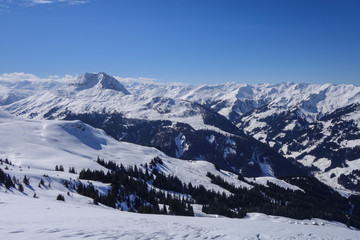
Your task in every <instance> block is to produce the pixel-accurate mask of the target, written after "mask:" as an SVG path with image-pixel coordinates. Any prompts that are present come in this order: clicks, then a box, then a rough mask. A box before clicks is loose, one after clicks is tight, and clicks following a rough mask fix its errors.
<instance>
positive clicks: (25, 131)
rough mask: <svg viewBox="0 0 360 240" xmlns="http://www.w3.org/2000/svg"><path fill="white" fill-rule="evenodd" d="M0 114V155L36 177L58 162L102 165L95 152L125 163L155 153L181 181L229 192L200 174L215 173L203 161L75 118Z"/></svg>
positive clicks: (66, 165) (78, 166) (166, 170)
mask: <svg viewBox="0 0 360 240" xmlns="http://www.w3.org/2000/svg"><path fill="white" fill-rule="evenodd" d="M0 116H5V118H1V117H0V136H7V137H6V138H0V146H1V149H0V158H3V159H4V158H9V159H10V160H11V161H12V162H13V163H14V164H15V165H16V166H17V167H19V166H22V167H23V170H22V171H23V173H26V172H27V171H28V169H27V166H31V169H36V170H38V172H36V174H37V175H36V174H35V173H34V172H32V171H31V172H30V173H28V174H32V175H34V174H35V175H34V177H36V178H39V179H40V178H41V176H42V175H43V174H44V173H46V174H47V175H51V174H52V171H53V170H54V168H55V165H63V166H64V169H65V170H68V169H69V168H70V167H74V168H75V169H76V170H77V171H80V170H82V169H87V168H90V169H99V170H106V169H105V168H103V167H102V166H100V165H99V164H97V163H96V159H97V157H100V158H103V159H105V160H107V161H109V160H111V161H114V162H117V163H118V164H120V163H122V164H123V165H125V166H133V165H134V164H136V165H138V166H140V165H145V163H150V161H151V160H152V159H153V158H154V157H157V156H159V157H161V158H162V159H163V162H164V165H162V166H161V168H160V169H159V170H160V171H162V172H163V173H164V174H166V175H168V174H170V175H176V176H178V177H179V178H180V179H181V180H182V181H183V182H184V183H190V182H191V183H192V184H193V185H194V186H198V185H203V186H204V187H205V188H207V189H210V190H211V189H214V190H215V191H220V192H225V193H227V194H228V193H229V192H228V191H227V190H225V189H223V188H221V187H219V186H217V185H215V184H212V183H211V181H210V179H209V178H208V177H206V174H207V172H211V173H212V174H218V173H219V171H217V170H216V169H215V167H214V165H213V164H212V163H209V162H207V161H199V160H191V161H186V160H180V159H177V158H171V157H169V156H167V155H165V154H164V153H162V152H160V151H159V150H157V149H155V148H149V147H143V146H139V145H136V144H131V143H126V142H119V141H117V140H115V139H113V138H112V137H110V136H108V135H107V134H106V133H105V132H104V131H102V130H99V129H95V128H93V127H90V126H88V125H86V124H84V123H82V122H81V121H58V120H28V119H21V118H18V117H12V116H8V115H6V114H2V112H0ZM7 117H9V118H7ZM10 120H11V121H10ZM56 174H59V173H58V172H56ZM229 176H230V175H228V174H225V173H223V174H222V177H223V178H224V179H225V180H226V181H228V182H230V183H234V184H235V185H236V184H238V185H241V183H238V182H240V181H239V180H237V179H236V178H235V177H229ZM64 179H68V176H64ZM244 184H245V183H244ZM244 184H243V185H244ZM245 185H246V184H245Z"/></svg>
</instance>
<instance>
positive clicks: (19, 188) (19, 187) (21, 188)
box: [18, 183, 24, 192]
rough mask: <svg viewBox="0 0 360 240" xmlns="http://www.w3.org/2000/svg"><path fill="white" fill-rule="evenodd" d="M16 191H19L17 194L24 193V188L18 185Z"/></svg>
mask: <svg viewBox="0 0 360 240" xmlns="http://www.w3.org/2000/svg"><path fill="white" fill-rule="evenodd" d="M18 190H19V192H24V187H23V185H22V184H21V183H19V185H18Z"/></svg>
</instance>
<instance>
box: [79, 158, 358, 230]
mask: <svg viewBox="0 0 360 240" xmlns="http://www.w3.org/2000/svg"><path fill="white" fill-rule="evenodd" d="M102 161H103V160H102ZM154 163H156V164H159V161H156V162H155V160H154ZM100 164H102V165H103V166H107V167H109V168H110V169H111V172H110V171H109V172H107V173H104V172H103V171H96V170H95V171H91V170H83V171H81V172H80V178H81V179H88V180H96V181H102V182H105V183H110V184H111V190H109V192H108V194H107V195H104V196H101V197H99V198H103V199H102V200H100V202H103V203H104V204H106V205H110V204H109V203H106V201H105V199H115V200H112V206H114V207H116V206H115V205H116V202H117V201H120V202H122V201H126V202H129V201H128V198H129V196H130V195H133V196H135V203H134V205H131V204H130V205H131V207H133V208H134V209H136V210H138V211H139V212H147V213H161V212H162V210H160V209H159V207H158V205H159V204H166V205H168V206H169V213H170V214H176V215H188V214H189V213H191V214H193V212H192V209H191V204H192V203H194V202H196V203H197V204H202V205H203V212H205V213H209V214H219V215H224V216H228V217H243V216H245V215H246V213H247V212H261V213H265V214H270V215H277V216H284V217H290V218H295V219H308V218H321V219H327V220H335V221H339V222H343V223H346V224H348V225H351V226H355V227H360V218H359V215H358V214H354V209H360V202H359V201H356V200H353V201H350V202H349V199H346V198H344V197H342V196H341V195H339V194H338V193H337V192H335V191H333V190H332V189H331V188H330V187H328V186H326V185H324V184H323V183H321V182H320V181H318V180H317V179H316V178H314V177H309V176H306V177H294V178H286V179H284V180H285V181H287V182H289V183H290V184H292V185H296V186H298V187H299V188H301V189H302V190H304V191H300V190H297V191H293V190H289V189H285V188H282V187H280V186H278V185H276V184H273V183H271V182H268V183H267V186H264V185H259V184H256V183H253V182H249V181H246V179H244V178H243V177H242V176H240V175H239V177H238V178H239V180H242V181H246V182H247V183H248V184H251V185H252V188H251V189H246V188H241V187H236V186H235V185H234V184H231V183H228V182H226V181H225V180H224V179H223V178H221V177H220V176H216V175H214V174H211V173H207V177H208V178H210V180H211V182H212V183H213V184H216V185H219V186H220V187H222V188H224V189H226V190H228V191H229V192H230V193H231V194H225V193H220V192H216V191H214V190H208V189H206V188H205V187H204V186H201V185H200V186H193V185H192V184H191V183H189V184H184V183H182V182H181V180H180V179H179V178H177V177H176V176H171V175H168V176H166V175H164V174H163V173H161V172H159V171H158V170H157V168H155V167H152V168H150V167H149V168H148V167H147V165H146V166H145V171H143V168H138V167H137V166H136V165H135V166H134V167H129V168H125V167H124V166H122V165H120V166H118V165H116V164H115V163H114V162H105V161H104V162H101V163H100ZM156 164H155V165H154V166H156ZM147 182H148V183H151V184H152V185H153V186H154V187H156V188H158V189H160V190H159V191H155V190H154V189H152V188H149V186H148V184H147ZM80 189H81V187H80ZM163 190H165V191H167V193H166V194H165V192H163ZM90 192H91V191H90ZM92 192H93V198H94V197H95V196H99V194H98V193H94V192H96V191H95V190H94V189H93V190H92ZM169 192H174V193H181V195H182V196H188V197H185V198H184V197H183V198H182V199H180V198H176V197H175V198H174V197H173V195H171V194H169ZM110 196H113V197H110ZM351 209H352V212H353V214H352V213H351ZM171 210H172V211H171ZM358 211H360V210H358Z"/></svg>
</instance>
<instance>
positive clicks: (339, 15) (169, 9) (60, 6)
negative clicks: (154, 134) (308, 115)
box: [0, 0, 360, 85]
mask: <svg viewBox="0 0 360 240" xmlns="http://www.w3.org/2000/svg"><path fill="white" fill-rule="evenodd" d="M13 72H19V73H27V74H34V75H36V76H39V77H48V76H54V75H58V76H65V75H66V74H69V75H76V74H82V73H84V72H106V73H108V74H110V75H116V76H120V77H136V78H138V77H144V78H152V79H153V78H154V79H158V80H159V81H161V82H183V83H188V84H192V85H198V84H216V83H223V82H229V81H233V82H238V83H249V84H255V83H280V82H305V83H319V84H323V83H334V84H341V83H347V84H355V85H359V82H360V81H359V80H360V1H358V0H338V1H333V0H0V74H3V73H13Z"/></svg>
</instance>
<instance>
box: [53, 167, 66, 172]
mask: <svg viewBox="0 0 360 240" xmlns="http://www.w3.org/2000/svg"><path fill="white" fill-rule="evenodd" d="M55 171H60V172H63V171H64V166H63V165H60V166H58V165H56V166H55Z"/></svg>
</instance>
